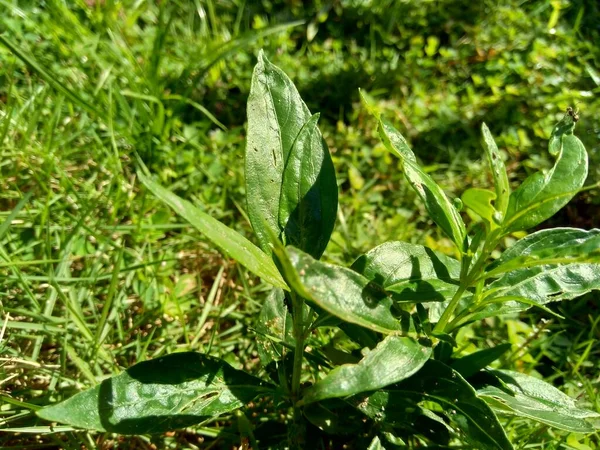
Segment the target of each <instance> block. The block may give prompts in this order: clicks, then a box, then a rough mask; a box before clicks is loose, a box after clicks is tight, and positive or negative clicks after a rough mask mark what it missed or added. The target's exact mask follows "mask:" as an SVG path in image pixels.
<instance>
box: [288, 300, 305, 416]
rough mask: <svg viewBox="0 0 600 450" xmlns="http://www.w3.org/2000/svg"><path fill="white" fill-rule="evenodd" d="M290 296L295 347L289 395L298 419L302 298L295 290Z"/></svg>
mask: <svg viewBox="0 0 600 450" xmlns="http://www.w3.org/2000/svg"><path fill="white" fill-rule="evenodd" d="M291 296H292V309H293V311H292V312H293V316H294V317H293V327H294V339H295V340H296V347H295V349H294V369H293V372H292V387H291V396H292V402H293V404H294V418H295V419H299V417H300V416H301V414H300V408H299V406H297V403H298V400H299V397H300V376H301V375H302V361H303V357H304V337H305V336H304V323H303V320H302V319H303V317H302V315H303V309H304V299H303V298H302V297H299V296H298V295H296V293H295V292H292V293H291Z"/></svg>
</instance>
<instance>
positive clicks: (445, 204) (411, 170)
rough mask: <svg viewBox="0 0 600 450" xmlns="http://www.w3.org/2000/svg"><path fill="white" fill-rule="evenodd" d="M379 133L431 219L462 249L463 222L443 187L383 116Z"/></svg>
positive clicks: (464, 233) (464, 231)
mask: <svg viewBox="0 0 600 450" xmlns="http://www.w3.org/2000/svg"><path fill="white" fill-rule="evenodd" d="M378 130H379V136H380V137H381V140H382V141H383V143H384V145H385V146H386V147H387V148H388V150H390V151H391V152H392V153H395V154H396V155H397V156H398V157H399V158H400V161H401V162H402V167H403V170H404V176H405V177H406V179H407V180H408V182H409V183H410V185H411V186H412V188H413V189H414V190H415V191H416V192H417V194H418V195H419V197H421V199H422V200H423V202H424V203H425V208H427V212H428V213H429V216H430V217H431V219H432V220H433V221H434V222H435V223H436V224H437V225H438V226H439V227H440V228H441V229H442V230H443V231H444V233H446V234H447V235H448V237H449V238H450V239H452V241H454V243H455V244H456V246H457V247H458V248H459V249H460V250H462V249H463V244H464V240H465V235H466V230H465V224H464V222H463V220H462V218H461V217H460V214H459V213H458V211H457V210H456V208H455V207H454V205H453V204H452V202H451V201H450V200H449V199H448V197H446V194H445V193H444V191H442V189H441V188H440V187H439V186H438V185H437V184H436V182H435V181H433V178H431V177H430V176H429V175H427V174H426V173H425V172H424V171H423V169H421V167H420V166H419V165H418V164H417V158H416V157H415V155H414V153H413V152H412V150H411V149H410V147H409V146H408V143H407V142H406V139H404V136H402V135H401V134H400V133H399V132H398V130H396V129H395V128H394V127H393V126H392V125H391V124H390V123H389V122H387V121H386V120H385V119H381V120H380V121H379V127H378Z"/></svg>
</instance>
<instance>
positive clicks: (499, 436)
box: [363, 360, 513, 450]
mask: <svg viewBox="0 0 600 450" xmlns="http://www.w3.org/2000/svg"><path fill="white" fill-rule="evenodd" d="M380 392H386V393H387V396H388V402H387V404H381V408H382V409H381V411H380V414H384V410H383V409H385V414H388V413H387V411H388V410H394V408H395V405H396V402H398V404H400V405H402V404H406V403H407V402H410V403H412V405H413V406H414V407H419V406H420V407H428V406H429V402H434V403H437V405H439V407H440V408H441V414H443V415H444V416H446V419H447V421H449V422H450V425H451V428H453V429H457V430H459V431H460V432H461V433H462V437H463V439H464V440H465V441H467V442H470V443H471V444H473V445H474V446H475V448H477V449H480V450H488V449H490V450H491V449H494V450H496V449H498V450H509V449H510V450H512V448H513V446H512V445H511V443H510V442H509V440H508V438H507V437H506V433H505V432H504V430H503V429H502V425H500V422H498V418H497V417H496V415H495V414H494V412H493V411H492V410H491V409H490V407H489V406H488V405H487V404H486V403H485V402H484V401H483V400H481V399H479V398H478V397H477V393H476V392H475V390H474V389H473V387H472V386H471V385H470V384H469V383H468V382H467V381H466V380H465V379H464V378H463V377H461V376H460V375H459V374H458V372H456V371H454V370H452V369H451V368H450V367H448V366H447V365H445V364H443V363H441V362H439V361H435V360H429V361H427V363H426V364H425V365H424V366H423V368H422V369H421V370H420V371H419V372H417V373H416V374H415V375H413V376H412V377H410V378H408V379H406V380H404V381H403V382H401V383H399V384H398V385H396V386H394V387H392V388H390V389H386V390H385V391H380ZM377 394H379V393H377ZM365 402H366V403H367V404H369V403H370V400H369V399H365V400H363V403H365ZM379 403H381V402H379ZM437 411H438V410H437V409H436V412H437ZM438 413H439V412H438Z"/></svg>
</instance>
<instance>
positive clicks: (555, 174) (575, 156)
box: [502, 114, 588, 234]
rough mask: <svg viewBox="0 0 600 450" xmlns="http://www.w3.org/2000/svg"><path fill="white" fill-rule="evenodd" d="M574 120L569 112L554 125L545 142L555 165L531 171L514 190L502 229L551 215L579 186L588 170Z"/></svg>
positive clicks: (527, 225)
mask: <svg viewBox="0 0 600 450" xmlns="http://www.w3.org/2000/svg"><path fill="white" fill-rule="evenodd" d="M574 128H575V122H574V120H573V118H572V117H571V116H570V115H568V114H567V115H565V117H564V118H563V119H562V120H561V121H560V122H559V123H558V124H557V125H556V126H555V127H554V130H553V131H552V136H551V137H550V141H549V143H548V148H549V152H550V154H551V155H553V156H556V162H555V164H554V167H552V169H551V170H550V171H549V172H548V173H546V174H543V173H541V172H537V173H534V174H533V175H531V176H530V177H529V178H527V179H526V180H525V181H524V182H523V183H522V184H521V185H520V186H519V187H518V189H517V190H515V191H514V192H513V193H512V194H511V196H510V200H509V203H508V208H507V212H506V218H505V220H504V222H503V225H502V226H503V232H504V233H505V234H506V233H511V232H514V231H519V230H525V229H528V228H531V227H534V226H535V225H537V224H539V223H541V222H543V221H544V220H546V219H548V218H550V217H552V216H553V215H554V214H555V213H556V212H558V210H560V209H561V208H562V207H563V206H565V205H566V204H567V203H568V202H569V201H570V200H571V199H572V198H573V196H574V195H575V194H577V192H578V191H579V189H581V187H582V186H583V183H584V182H585V179H586V178H587V173H588V155H587V152H586V150H585V147H584V146H583V143H582V142H581V141H580V140H579V139H578V138H577V137H576V136H575V135H574V134H573V130H574Z"/></svg>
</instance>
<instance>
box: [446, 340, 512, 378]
mask: <svg viewBox="0 0 600 450" xmlns="http://www.w3.org/2000/svg"><path fill="white" fill-rule="evenodd" d="M510 348H511V345H510V344H500V345H497V346H496V347H492V348H486V349H483V350H479V351H477V352H474V353H471V354H470V355H467V356H463V357H462V358H459V359H456V360H454V361H453V362H452V364H451V365H450V367H452V369H454V370H456V371H457V372H458V373H460V374H461V375H462V376H463V377H465V378H469V377H470V376H472V375H475V374H476V373H477V372H479V371H480V370H481V369H484V368H486V367H487V366H489V365H490V364H491V363H493V362H494V361H496V360H497V359H498V358H500V357H501V356H502V355H503V354H504V353H506V352H507V351H508V350H510Z"/></svg>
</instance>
